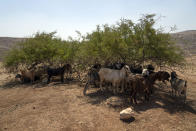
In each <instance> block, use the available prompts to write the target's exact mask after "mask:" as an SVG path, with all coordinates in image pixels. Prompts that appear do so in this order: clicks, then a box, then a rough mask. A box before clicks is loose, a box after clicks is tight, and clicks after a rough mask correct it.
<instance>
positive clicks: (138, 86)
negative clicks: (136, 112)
mask: <svg viewBox="0 0 196 131" xmlns="http://www.w3.org/2000/svg"><path fill="white" fill-rule="evenodd" d="M169 77H170V75H169V73H167V72H164V71H159V72H156V73H153V74H150V75H149V76H148V77H146V78H145V77H142V76H141V75H135V76H134V75H129V77H128V83H127V84H128V87H129V88H131V100H132V102H133V101H134V102H135V104H137V101H136V96H137V93H139V94H143V95H144V96H145V100H149V96H150V93H152V91H153V85H154V83H155V81H156V80H159V81H164V80H169Z"/></svg>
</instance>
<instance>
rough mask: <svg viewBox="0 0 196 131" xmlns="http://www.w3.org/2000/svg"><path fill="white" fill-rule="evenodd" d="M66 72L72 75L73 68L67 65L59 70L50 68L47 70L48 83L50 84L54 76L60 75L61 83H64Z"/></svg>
mask: <svg viewBox="0 0 196 131" xmlns="http://www.w3.org/2000/svg"><path fill="white" fill-rule="evenodd" d="M65 72H68V73H72V68H71V65H70V64H66V65H64V66H63V67H59V68H50V67H48V68H47V74H48V81H47V83H48V84H49V83H50V78H51V77H52V76H58V75H60V76H61V82H62V83H63V82H64V74H65Z"/></svg>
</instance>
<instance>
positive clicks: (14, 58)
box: [4, 32, 75, 69]
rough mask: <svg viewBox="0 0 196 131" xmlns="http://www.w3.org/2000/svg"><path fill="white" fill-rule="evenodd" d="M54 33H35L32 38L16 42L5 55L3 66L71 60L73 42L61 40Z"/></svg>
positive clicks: (58, 62) (73, 48) (11, 66)
mask: <svg viewBox="0 0 196 131" xmlns="http://www.w3.org/2000/svg"><path fill="white" fill-rule="evenodd" d="M55 33H56V32H52V33H36V34H35V36H34V37H33V38H28V39H26V40H25V41H22V42H20V43H18V44H17V45H16V47H15V48H13V49H12V50H11V51H10V52H9V53H8V55H7V56H6V57H5V59H4V66H5V67H7V68H13V67H15V68H16V69H17V68H18V66H20V65H23V66H26V67H31V65H36V64H40V63H42V64H47V63H50V64H62V63H66V62H72V60H73V57H74V54H75V53H74V51H75V47H74V45H75V43H73V42H69V41H62V40H61V39H60V38H57V37H55ZM35 63H36V64H35Z"/></svg>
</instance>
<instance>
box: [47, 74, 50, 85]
mask: <svg viewBox="0 0 196 131" xmlns="http://www.w3.org/2000/svg"><path fill="white" fill-rule="evenodd" d="M50 78H51V75H49V76H48V81H47V84H49V83H50Z"/></svg>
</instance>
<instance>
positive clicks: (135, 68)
mask: <svg viewBox="0 0 196 131" xmlns="http://www.w3.org/2000/svg"><path fill="white" fill-rule="evenodd" d="M129 68H130V71H131V72H132V73H133V74H142V70H143V68H142V66H141V65H137V66H134V65H130V67H129Z"/></svg>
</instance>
